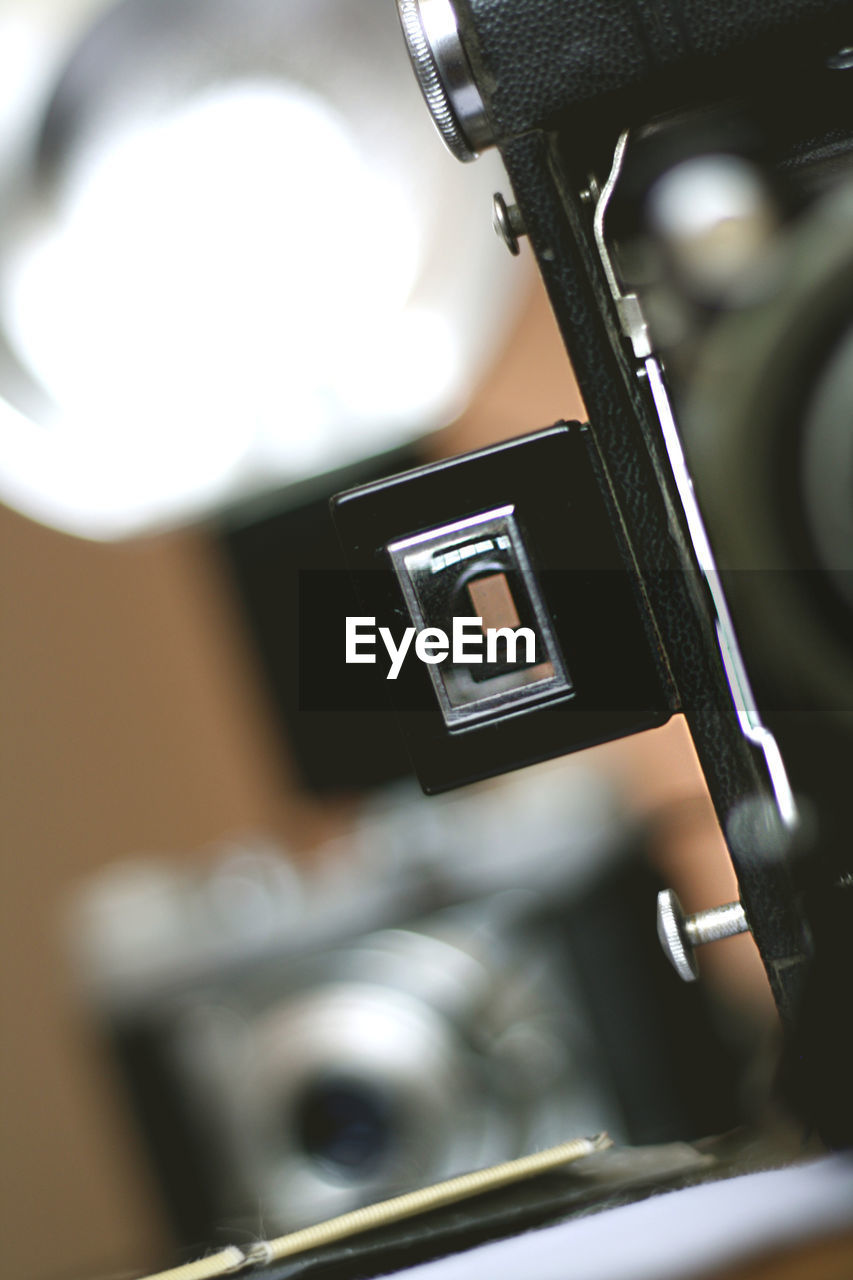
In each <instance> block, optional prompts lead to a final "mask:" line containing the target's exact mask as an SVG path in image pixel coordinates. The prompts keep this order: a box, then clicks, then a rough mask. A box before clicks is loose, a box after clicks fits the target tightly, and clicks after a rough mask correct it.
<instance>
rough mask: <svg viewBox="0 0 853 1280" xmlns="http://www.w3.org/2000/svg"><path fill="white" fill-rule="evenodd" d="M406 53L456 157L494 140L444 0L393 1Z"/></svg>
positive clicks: (470, 155)
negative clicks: (403, 37) (398, 16)
mask: <svg viewBox="0 0 853 1280" xmlns="http://www.w3.org/2000/svg"><path fill="white" fill-rule="evenodd" d="M397 10H398V12H399V15H400V24H401V26H402V28H403V35H404V36H405V37H406V45H407V47H408V50H409V57H410V58H411V60H412V66H413V68H414V71H415V75H416V76H417V80H418V84H419V85H420V87H421V92H422V93H423V95H424V97H425V98H426V103H427V106H428V107H429V110H430V114H431V116H432V118H433V121H434V122H435V125H436V128H437V129H438V131H439V133H440V134H441V136H442V138H443V139H444V141H445V143H446V144H447V146H448V147H449V149H450V151H451V152H452V153H453V155H455V156H456V158H457V160H476V158H477V155H478V154H479V152H480V151H483V150H484V149H485V148H486V147H489V146H493V145H494V137H493V135H492V131H491V127H490V125H489V122H488V119H487V116H486V108H485V105H484V103H483V99H482V97H481V96H480V91H479V89H478V88H477V83H476V81H475V79H474V73H473V72H472V70H471V64H470V63H469V61H468V57H467V54H466V53H465V48H464V46H463V43H462V39H461V37H460V34H459V27H458V24H457V21H456V14H455V12H454V10H453V5H452V4H451V2H450V0H397Z"/></svg>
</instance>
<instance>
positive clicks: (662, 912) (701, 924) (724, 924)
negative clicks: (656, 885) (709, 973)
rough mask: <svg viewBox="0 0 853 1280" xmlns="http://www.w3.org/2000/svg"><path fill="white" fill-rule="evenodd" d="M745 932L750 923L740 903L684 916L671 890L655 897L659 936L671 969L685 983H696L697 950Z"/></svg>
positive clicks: (697, 973) (697, 968) (730, 903)
mask: <svg viewBox="0 0 853 1280" xmlns="http://www.w3.org/2000/svg"><path fill="white" fill-rule="evenodd" d="M748 930H749V921H748V920H747V918H746V912H745V911H744V909H743V907H742V906H741V905H740V903H739V902H727V903H725V904H724V905H723V906H721V907H711V908H710V910H708V911H699V912H697V913H696V915H692V916H686V915H685V914H684V908H683V907H682V905H681V903H680V901H679V899H678V894H676V893H674V892H673V891H672V889H663V890H662V891H661V892H660V893H659V894H658V937H659V938H660V943H661V946H662V947H663V949H664V953H665V955H666V956H667V958H668V959H669V961H670V963H671V964H672V967H673V968H674V969H675V972H676V973H677V974H678V976H679V977H680V978H682V979H683V980H684V981H685V982H695V981H696V979H697V978H698V977H699V965H698V964H697V962H696V954H695V949H696V947H701V946H704V944H705V943H706V942H717V941H719V939H720V938H733V937H734V936H735V934H738V933H747V932H748Z"/></svg>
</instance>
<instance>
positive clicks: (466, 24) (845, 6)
mask: <svg viewBox="0 0 853 1280" xmlns="http://www.w3.org/2000/svg"><path fill="white" fill-rule="evenodd" d="M456 10H457V14H458V18H459V21H460V27H461V32H462V37H463V40H464V44H465V50H466V53H467V54H468V58H469V61H470V62H471V66H472V69H473V71H474V76H475V79H476V80H477V84H478V86H479V88H480V91H481V93H482V94H483V96H484V100H485V105H486V110H487V113H488V115H489V118H490V121H491V124H492V126H493V129H494V132H495V137H496V139H497V140H498V142H502V141H505V140H507V139H509V138H513V137H516V136H518V135H519V134H522V133H526V132H528V131H529V130H531V129H536V128H543V127H549V126H550V125H552V124H553V123H554V121H555V119H556V118H557V117H558V116H559V115H560V113H561V112H564V111H566V110H567V109H568V108H571V107H576V106H578V105H579V104H582V103H591V102H593V101H594V100H601V99H603V98H605V97H606V96H608V95H613V94H617V93H621V91H626V90H631V89H633V88H636V87H637V86H641V85H642V86H643V88H644V90H647V89H648V88H649V87H650V86H651V85H652V84H654V82H655V81H656V80H660V79H662V78H664V77H667V76H668V77H670V78H672V77H673V76H674V75H675V74H677V73H679V72H684V73H685V74H686V75H687V76H689V77H691V78H692V77H695V76H696V75H697V73H698V74H701V73H702V71H703V68H705V69H708V66H709V64H713V63H714V61H715V60H716V59H717V58H719V57H720V56H723V55H727V54H730V53H732V52H733V51H737V53H738V55H739V57H740V58H741V60H743V58H744V55H746V56H747V66H746V72H747V74H750V72H751V74H753V75H755V74H756V72H757V73H758V74H759V75H760V70H761V66H762V65H763V64H764V63H765V62H766V60H767V59H768V58H773V57H774V56H777V51H778V56H780V57H783V56H784V53H785V50H786V49H788V50H790V49H791V48H795V49H797V50H798V53H799V55H800V57H802V53H803V41H809V40H814V42H815V44H816V46H817V47H818V48H823V51H824V53H826V52H828V51H829V49H831V48H832V43H831V41H832V40H833V39H834V38H836V35H837V39H838V40H839V41H841V42H847V41H849V36H850V18H851V11H853V6H851V4H850V3H849V0H724V2H722V3H721V2H717V3H714V2H713V0H458V2H457V3H456ZM845 29H846V33H847V34H846V38H845V36H844V32H845ZM827 41H830V43H829V44H827ZM750 47H752V48H753V49H754V50H755V52H756V53H757V54H758V59H756V60H753V61H752V63H751V67H750V65H749V58H748V54H749V50H750ZM711 74H715V75H716V76H717V77H718V78H719V77H720V74H721V73H720V71H719V69H718V68H717V69H715V70H714V71H712V73H711ZM718 87H720V86H719V83H718ZM683 90H684V82H683V80H682V82H681V83H680V85H679V91H678V93H677V95H676V101H675V102H673V103H670V104H669V105H680V103H679V101H678V99H680V98H681V96H682V94H683ZM622 96H624V94H623V95H622ZM623 114H624V112H623ZM624 123H627V120H623V124H624Z"/></svg>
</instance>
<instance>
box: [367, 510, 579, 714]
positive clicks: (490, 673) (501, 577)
mask: <svg viewBox="0 0 853 1280" xmlns="http://www.w3.org/2000/svg"><path fill="white" fill-rule="evenodd" d="M388 551H389V554H390V556H391V560H392V563H393V565H394V570H395V572H396V575H397V578H398V581H399V582H400V585H401V587H402V589H403V594H404V596H405V598H406V604H407V605H408V608H409V612H410V614H411V618H412V622H413V624H414V625H415V626H416V627H417V629H418V630H419V631H421V630H424V629H425V628H428V627H429V628H437V629H440V631H442V632H443V633H444V634H445V635H446V636H447V637H448V642H449V652H448V654H447V656H446V657H444V658H443V659H442V660H441V661H440V662H432V663H429V673H430V677H431V679H432V683H433V686H434V688H435V691H436V695H437V697H438V701H439V705H440V706H441V710H442V713H443V715H444V719H445V722H446V724H447V725H448V727H449V728H461V727H463V726H465V725H467V724H469V723H472V722H474V721H477V720H483V719H487V718H491V717H496V716H500V715H502V714H505V713H507V712H509V711H512V710H515V709H516V708H519V709H520V707H521V706H522V705H523V704H526V703H530V702H538V701H540V700H544V699H551V698H555V697H564V696H565V695H566V694H568V693H570V692H571V687H572V686H571V681H570V679H569V675H568V672H567V671H566V667H565V663H564V662H563V658H562V655H561V653H560V650H559V647H558V645H557V641H556V639H555V637H554V633H553V629H552V627H551V623H550V620H549V617H548V613H547V610H546V608H545V605H544V603H543V600H542V596H541V593H540V590H539V585H538V583H537V581H536V577H535V574H534V572H533V569H532V567H531V565H530V561H529V558H528V555H527V552H526V549H525V546H524V542H523V539H522V536H521V531H520V529H519V527H518V522H517V520H516V518H515V509H514V507H512V506H507V507H499V508H497V509H496V510H494V511H486V512H483V514H481V515H476V516H470V517H468V518H467V519H465V520H459V521H458V522H455V523H454V524H448V525H443V526H442V527H441V528H438V529H430V530H429V531H428V532H426V533H419V534H416V535H415V536H414V537H412V538H403V539H401V540H400V541H398V542H394V543H391V544H390V546H389V547H388ZM478 618H479V619H480V623H479V624H478V623H477V622H476V621H475V620H476V619H478Z"/></svg>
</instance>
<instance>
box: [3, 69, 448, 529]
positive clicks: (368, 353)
mask: <svg viewBox="0 0 853 1280" xmlns="http://www.w3.org/2000/svg"><path fill="white" fill-rule="evenodd" d="M420 226H421V224H420V223H419V219H418V217H417V210H416V209H414V208H412V207H411V197H410V196H409V195H408V192H407V190H406V188H405V187H404V186H403V185H401V183H400V181H399V179H398V178H397V177H396V175H393V174H389V173H387V172H385V171H383V170H382V168H381V167H378V166H377V164H376V163H375V161H373V162H372V161H371V158H370V157H369V156H368V155H366V154H365V153H364V151H363V150H362V149H361V147H360V145H359V142H358V140H357V138H356V137H355V136H354V134H353V132H352V130H351V129H350V128H349V126H348V123H347V121H346V120H344V119H343V118H342V117H340V116H339V115H337V114H336V113H335V111H334V110H333V108H332V107H331V106H330V105H329V104H328V103H326V102H325V101H324V100H323V99H321V98H320V97H319V96H317V95H315V94H313V93H311V92H310V91H308V90H306V89H303V88H300V87H296V86H292V87H288V86H287V85H285V84H283V83H279V82H277V81H275V82H273V81H269V82H261V81H257V82H249V81H245V82H231V83H227V84H223V85H221V86H220V87H217V88H212V89H208V90H206V91H205V92H204V93H202V94H199V95H197V96H196V97H194V98H192V99H190V100H188V101H186V102H185V103H184V104H183V105H181V106H180V107H179V108H176V109H174V110H172V111H171V112H170V113H169V114H167V115H164V116H161V117H160V118H158V119H155V120H152V121H151V122H150V123H147V124H146V125H145V127H138V128H136V129H134V130H133V131H132V132H128V131H126V130H123V131H121V132H117V133H116V134H115V137H114V140H113V142H112V143H109V142H107V143H106V144H105V145H103V146H100V147H98V148H97V149H94V150H93V151H92V152H91V153H90V154H89V155H88V157H86V158H84V160H83V161H81V162H79V163H78V164H77V165H76V167H74V168H73V169H72V170H71V177H70V179H69V181H68V183H67V185H66V187H65V189H64V191H63V193H62V197H61V207H60V216H59V218H58V219H57V218H55V217H54V218H52V219H51V221H50V223H49V225H46V226H44V227H41V228H39V227H35V228H33V230H32V231H31V233H30V235H29V236H28V238H27V240H26V242H25V243H24V244H23V245H22V246H21V247H20V249H19V251H18V252H17V253H16V254H15V256H14V258H13V259H11V260H9V261H8V262H7V264H6V271H5V278H4V280H3V309H4V312H5V316H4V319H5V324H6V328H7V332H8V334H9V338H10V341H11V343H12V345H13V347H14V348H15V349H16V351H17V354H18V356H19V358H20V359H21V360H22V362H23V363H24V364H25V365H26V366H27V367H28V368H29V369H30V371H31V372H32V373H33V375H34V377H35V378H36V380H37V381H38V382H40V383H41V385H42V386H43V387H44V389H45V390H46V392H47V394H48V395H49V396H50V398H51V400H52V401H53V403H54V405H55V406H56V412H55V414H54V415H53V420H52V421H50V422H46V423H43V424H41V425H38V426H36V425H33V424H30V423H28V422H25V421H24V420H23V419H21V418H19V417H18V416H17V415H15V414H14V413H13V412H11V411H9V410H8V409H7V407H6V406H2V408H3V410H4V416H3V421H2V431H3V437H4V440H5V443H4V445H3V451H4V453H5V455H6V466H5V467H4V472H5V475H4V479H3V484H4V489H5V496H6V497H7V498H8V500H10V501H13V502H17V503H18V504H19V505H23V506H24V507H25V509H30V510H34V514H37V515H41V516H42V518H45V519H48V520H49V521H51V522H53V521H57V522H60V523H65V524H66V525H67V526H68V527H73V528H75V529H76V531H78V532H83V533H87V534H91V535H93V536H111V535H114V534H122V533H128V532H133V531H134V530H135V529H136V528H148V527H150V526H151V525H152V524H154V523H157V522H164V521H169V520H173V519H176V518H178V519H185V518H187V517H191V516H193V515H195V514H199V513H201V512H203V511H206V510H208V509H209V508H210V507H211V506H212V505H215V504H216V503H217V502H218V501H222V500H224V499H225V498H232V497H234V496H235V495H237V494H239V493H240V492H241V491H243V492H250V491H252V490H253V489H255V488H257V487H259V482H261V483H262V482H264V481H266V482H267V483H268V482H269V479H270V475H271V474H274V475H275V476H277V477H279V478H280V480H282V481H286V480H291V479H299V478H302V477H303V476H306V475H310V474H313V473H316V472H318V471H322V470H324V469H326V468H329V467H332V466H336V465H340V464H341V463H343V462H345V461H347V460H348V459H349V458H354V457H359V456H363V455H364V454H365V453H367V452H370V451H371V449H373V448H376V449H379V448H382V447H383V445H385V444H386V442H387V441H388V440H389V437H390V438H391V442H393V433H399V431H400V428H401V426H402V427H404V428H405V427H406V426H407V425H408V426H410V427H411V428H412V429H414V428H415V427H416V426H420V427H421V429H423V427H424V426H425V425H429V419H430V418H431V417H432V416H434V415H436V414H440V413H441V412H442V410H443V409H444V408H446V406H447V404H448V403H449V402H450V400H452V398H453V395H454V392H455V391H456V388H457V386H458V379H459V376H460V370H459V357H458V354H457V349H456V346H457V344H456V343H455V342H454V339H453V334H452V332H451V328H450V325H449V322H448V321H447V320H445V319H444V317H443V316H442V315H441V313H440V312H439V311H438V310H433V309H430V308H428V307H425V306H423V305H420V304H418V305H415V304H414V302H413V300H412V294H413V290H414V288H415V285H416V282H417V279H418V274H419V272H420V271H421V270H422V268H423V261H422V259H423V254H424V246H423V243H422V240H423V234H422V231H421V230H419V227H420ZM456 393H457V394H458V392H456ZM10 449H11V450H12V454H13V455H14V465H13V466H10V465H8V464H9V462H10V461H11V460H12V454H10V452H9V450H10Z"/></svg>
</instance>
